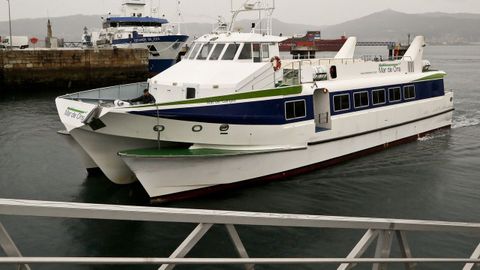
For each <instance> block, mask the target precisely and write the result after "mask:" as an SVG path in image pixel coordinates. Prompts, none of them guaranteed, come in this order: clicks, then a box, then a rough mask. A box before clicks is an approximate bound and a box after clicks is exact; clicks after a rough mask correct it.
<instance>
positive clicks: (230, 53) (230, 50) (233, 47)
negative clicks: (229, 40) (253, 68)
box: [222, 44, 240, 60]
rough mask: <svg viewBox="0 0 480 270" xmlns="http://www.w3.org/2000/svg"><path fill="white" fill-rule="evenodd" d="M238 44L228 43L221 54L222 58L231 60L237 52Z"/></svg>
mask: <svg viewBox="0 0 480 270" xmlns="http://www.w3.org/2000/svg"><path fill="white" fill-rule="evenodd" d="M238 47H240V44H229V45H228V47H227V50H226V51H225V53H224V54H223V57H222V60H233V59H234V58H235V55H236V54H237V51H238Z"/></svg>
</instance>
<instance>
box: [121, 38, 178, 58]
mask: <svg viewBox="0 0 480 270" xmlns="http://www.w3.org/2000/svg"><path fill="white" fill-rule="evenodd" d="M152 45H153V46H155V48H156V52H154V53H153V54H152V53H150V56H149V57H148V58H149V59H150V60H176V59H177V57H178V53H179V52H180V50H181V49H182V45H183V43H180V45H175V42H148V43H146V42H145V43H123V44H115V45H114V46H115V47H118V48H135V49H147V50H148V49H149V48H148V46H152ZM157 53H158V55H157Z"/></svg>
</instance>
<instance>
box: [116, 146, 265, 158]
mask: <svg viewBox="0 0 480 270" xmlns="http://www.w3.org/2000/svg"><path fill="white" fill-rule="evenodd" d="M262 152H265V151H235V150H221V149H178V148H172V149H169V148H164V149H135V150H127V151H121V152H119V153H118V154H119V155H120V156H125V157H138V158H171V157H184V158H185V157H222V156H238V155H245V154H256V153H262Z"/></svg>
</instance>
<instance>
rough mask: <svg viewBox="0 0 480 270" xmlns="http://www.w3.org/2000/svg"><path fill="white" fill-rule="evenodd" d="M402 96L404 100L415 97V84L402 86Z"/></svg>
mask: <svg viewBox="0 0 480 270" xmlns="http://www.w3.org/2000/svg"><path fill="white" fill-rule="evenodd" d="M403 98H404V99H405V100H411V99H415V85H408V86H405V87H403Z"/></svg>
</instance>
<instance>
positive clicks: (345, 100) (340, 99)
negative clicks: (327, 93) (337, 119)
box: [333, 94, 350, 112]
mask: <svg viewBox="0 0 480 270" xmlns="http://www.w3.org/2000/svg"><path fill="white" fill-rule="evenodd" d="M333 110H334V111H336V112H340V111H346V110H350V95H349V94H343V95H336V96H334V97H333Z"/></svg>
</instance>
